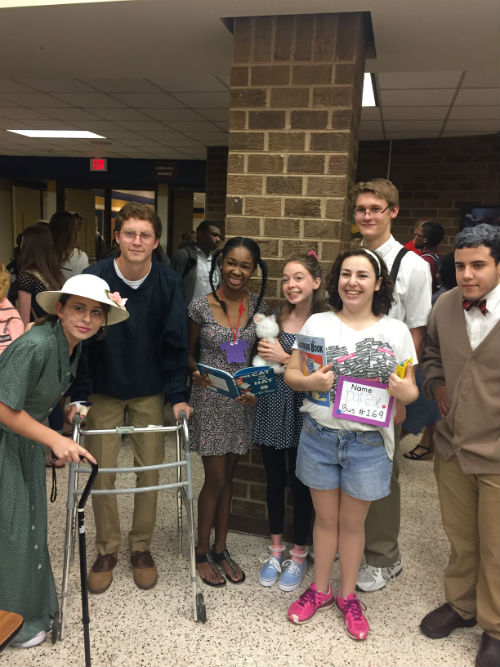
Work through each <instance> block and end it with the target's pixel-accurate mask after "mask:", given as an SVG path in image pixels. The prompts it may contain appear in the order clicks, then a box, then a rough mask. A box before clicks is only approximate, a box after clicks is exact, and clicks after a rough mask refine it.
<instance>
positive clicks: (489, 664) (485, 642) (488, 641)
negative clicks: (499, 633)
mask: <svg viewBox="0 0 500 667" xmlns="http://www.w3.org/2000/svg"><path fill="white" fill-rule="evenodd" d="M498 665H500V639H495V638H494V637H490V635H487V634H486V632H483V636H482V638H481V646H480V647H479V651H478V652H477V656H476V667H498Z"/></svg>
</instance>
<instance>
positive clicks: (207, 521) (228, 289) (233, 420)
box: [188, 237, 267, 586]
mask: <svg viewBox="0 0 500 667" xmlns="http://www.w3.org/2000/svg"><path fill="white" fill-rule="evenodd" d="M219 257H220V258H221V264H220V269H221V285H220V287H218V288H217V289H214V287H213V274H214V271H215V267H216V262H217V261H218V258H219ZM257 267H260V269H261V272H262V278H261V285H260V294H259V295H258V296H257V295H256V294H253V293H251V292H248V291H247V288H248V284H249V282H250V278H251V277H252V275H253V274H254V273H255V271H256V269H257ZM266 278H267V267H266V264H265V262H264V261H263V260H262V259H261V257H260V249H259V246H258V245H257V243H255V241H253V240H252V239H249V238H245V237H236V238H232V239H230V240H229V241H228V242H227V243H226V244H225V246H224V247H223V248H222V249H219V250H217V251H216V252H215V253H214V257H213V260H212V269H211V272H210V282H211V285H212V290H213V291H212V293H211V294H207V295H206V296H202V297H199V298H196V299H194V300H193V301H192V302H191V304H190V306H189V308H188V314H189V327H190V354H189V367H190V370H191V372H192V378H193V391H192V394H191V400H190V403H191V405H192V406H193V414H192V417H191V422H190V431H191V447H192V449H193V450H194V451H196V452H198V454H200V455H201V457H202V460H203V467H204V471H205V480H204V484H203V488H202V490H201V492H200V495H199V498H198V546H197V549H196V562H197V569H198V572H199V574H200V577H201V578H202V580H203V581H204V582H205V583H207V584H208V585H210V586H224V585H225V584H226V579H225V578H224V576H223V575H222V573H221V571H220V569H219V567H220V568H221V569H222V571H223V572H224V574H225V575H226V577H227V579H228V580H229V581H230V582H232V583H235V584H239V583H242V582H243V581H244V580H245V574H244V572H243V571H242V570H241V568H240V567H239V566H238V565H237V564H236V563H235V562H234V561H233V560H232V559H231V557H230V555H229V552H228V550H227V546H226V537H227V532H228V523H229V513H230V508H231V498H232V491H233V476H234V471H235V469H236V464H237V462H238V458H239V456H240V455H241V454H245V453H246V452H247V451H248V449H249V448H250V446H251V444H252V431H253V420H254V415H255V404H256V402H257V399H256V397H255V396H252V395H247V394H246V395H241V396H239V397H238V398H236V399H231V398H227V397H226V396H223V395H221V394H218V393H216V392H214V391H213V390H210V389H207V388H206V387H207V385H208V384H209V380H208V377H207V376H206V375H201V374H200V373H199V371H198V370H197V367H196V362H197V361H200V362H201V363H204V364H207V365H209V366H213V367H215V368H219V369H222V370H225V371H229V372H230V373H231V374H233V373H235V372H236V371H237V370H238V369H240V368H245V367H246V366H249V365H250V355H251V352H252V347H253V346H254V343H255V341H256V333H255V324H254V322H253V319H252V318H253V315H254V314H255V313H256V312H259V311H262V310H263V309H264V305H263V302H262V298H263V295H264V292H265V288H266ZM197 350H199V358H197V356H198V355H197ZM212 528H214V531H215V537H214V544H213V546H212V548H211V547H210V533H211V530H212Z"/></svg>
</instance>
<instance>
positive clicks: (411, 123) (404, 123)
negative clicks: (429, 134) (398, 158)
mask: <svg viewBox="0 0 500 667" xmlns="http://www.w3.org/2000/svg"><path fill="white" fill-rule="evenodd" d="M442 126H443V121H442V120H387V121H384V127H385V129H386V132H388V131H393V130H402V131H411V130H415V131H416V132H421V131H424V130H432V131H435V132H439V130H440V129H441V127H442Z"/></svg>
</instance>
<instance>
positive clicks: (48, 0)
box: [0, 0, 131, 9]
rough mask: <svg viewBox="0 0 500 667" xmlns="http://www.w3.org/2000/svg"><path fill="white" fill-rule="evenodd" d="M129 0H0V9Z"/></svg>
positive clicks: (126, 0) (127, 0)
mask: <svg viewBox="0 0 500 667" xmlns="http://www.w3.org/2000/svg"><path fill="white" fill-rule="evenodd" d="M130 1H131V0H2V1H1V2H0V9H7V8H14V7H33V6H34V5H37V6H43V5H76V4H78V5H88V4H89V3H92V2H130Z"/></svg>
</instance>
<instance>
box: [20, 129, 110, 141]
mask: <svg viewBox="0 0 500 667" xmlns="http://www.w3.org/2000/svg"><path fill="white" fill-rule="evenodd" d="M7 132H14V134H22V135H23V136H24V137H36V138H39V139H106V137H103V136H101V135H100V134H96V133H95V132H87V131H86V130H7Z"/></svg>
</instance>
